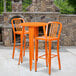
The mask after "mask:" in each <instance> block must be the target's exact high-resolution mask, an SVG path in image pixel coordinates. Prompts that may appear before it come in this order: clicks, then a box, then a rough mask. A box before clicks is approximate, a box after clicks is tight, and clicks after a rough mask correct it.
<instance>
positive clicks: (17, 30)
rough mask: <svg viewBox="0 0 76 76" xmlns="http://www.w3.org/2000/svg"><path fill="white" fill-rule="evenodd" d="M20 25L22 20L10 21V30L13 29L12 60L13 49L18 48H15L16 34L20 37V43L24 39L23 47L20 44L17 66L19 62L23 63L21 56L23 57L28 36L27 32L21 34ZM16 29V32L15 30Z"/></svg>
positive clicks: (14, 19)
mask: <svg viewBox="0 0 76 76" xmlns="http://www.w3.org/2000/svg"><path fill="white" fill-rule="evenodd" d="M20 23H24V19H23V18H13V19H12V21H11V24H12V29H13V34H14V46H13V54H12V58H13V59H14V54H15V47H17V48H19V46H16V34H18V35H20V40H21V42H22V41H23V38H24V45H23V44H21V45H22V46H24V49H23V47H20V56H19V62H18V64H20V60H21V62H23V59H22V58H23V57H21V56H23V55H24V56H25V46H26V34H29V32H28V31H26V30H24V34H23V33H22V31H23V30H22V26H20ZM15 28H16V30H15ZM22 50H24V53H23V55H22Z"/></svg>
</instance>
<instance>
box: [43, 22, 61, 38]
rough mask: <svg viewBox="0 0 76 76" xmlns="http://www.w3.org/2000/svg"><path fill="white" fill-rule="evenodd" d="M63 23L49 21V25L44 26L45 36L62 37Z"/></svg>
mask: <svg viewBox="0 0 76 76" xmlns="http://www.w3.org/2000/svg"><path fill="white" fill-rule="evenodd" d="M61 30H62V24H61V23H60V22H48V25H47V26H46V27H45V26H44V27H43V31H44V35H45V37H47V36H49V37H58V38H60V34H61Z"/></svg>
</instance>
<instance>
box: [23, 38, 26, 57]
mask: <svg viewBox="0 0 76 76" xmlns="http://www.w3.org/2000/svg"><path fill="white" fill-rule="evenodd" d="M25 46H26V37H24V53H23V56H25Z"/></svg>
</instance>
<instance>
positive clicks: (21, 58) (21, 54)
mask: <svg viewBox="0 0 76 76" xmlns="http://www.w3.org/2000/svg"><path fill="white" fill-rule="evenodd" d="M20 39H21V48H20V56H19V62H18V64H20V60H21V63H22V62H23V51H22V50H23V49H22V48H23V35H22V34H21V35H20Z"/></svg>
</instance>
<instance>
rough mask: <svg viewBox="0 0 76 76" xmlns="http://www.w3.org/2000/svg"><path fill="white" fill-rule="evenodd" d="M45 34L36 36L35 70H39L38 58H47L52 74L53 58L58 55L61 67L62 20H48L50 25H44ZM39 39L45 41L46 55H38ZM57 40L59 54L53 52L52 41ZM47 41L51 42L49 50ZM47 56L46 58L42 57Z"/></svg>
mask: <svg viewBox="0 0 76 76" xmlns="http://www.w3.org/2000/svg"><path fill="white" fill-rule="evenodd" d="M49 26H50V27H49ZM43 30H44V36H40V37H35V71H37V60H38V58H41V59H46V66H49V74H51V58H54V57H56V56H57V57H58V63H59V69H61V64H60V56H59V39H60V34H61V30H62V24H61V23H60V22H48V25H47V26H46V27H45V26H43ZM38 40H44V41H45V55H42V56H39V57H38ZM54 40H57V55H54V54H51V46H52V41H54ZM47 41H48V42H49V50H47ZM43 56H46V57H45V58H42V57H43Z"/></svg>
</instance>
